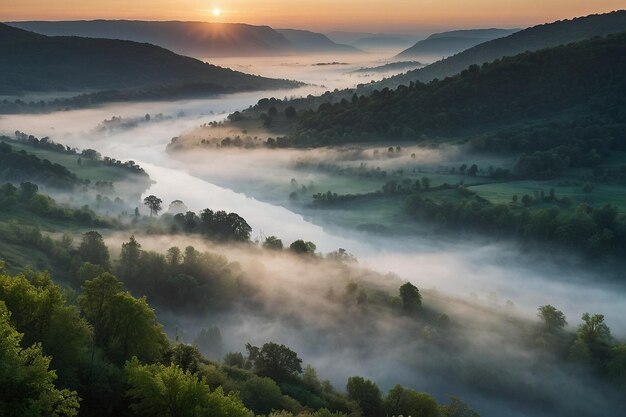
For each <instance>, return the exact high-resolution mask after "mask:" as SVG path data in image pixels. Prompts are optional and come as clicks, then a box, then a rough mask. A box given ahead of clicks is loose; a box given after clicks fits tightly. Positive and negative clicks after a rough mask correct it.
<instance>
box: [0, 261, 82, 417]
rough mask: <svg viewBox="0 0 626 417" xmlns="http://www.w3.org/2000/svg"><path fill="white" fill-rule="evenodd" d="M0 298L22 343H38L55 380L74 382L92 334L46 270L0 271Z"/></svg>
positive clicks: (26, 344)
mask: <svg viewBox="0 0 626 417" xmlns="http://www.w3.org/2000/svg"><path fill="white" fill-rule="evenodd" d="M0 300H3V302H4V303H5V305H6V308H7V309H8V310H9V311H11V313H12V314H11V315H12V317H11V323H12V325H13V326H15V328H16V330H17V331H19V332H20V333H22V334H23V340H22V342H23V343H24V345H25V346H31V345H35V344H40V347H41V349H42V350H43V353H44V354H45V355H49V356H51V364H52V366H53V367H54V368H55V369H57V370H58V371H57V375H58V376H59V380H60V381H61V382H62V383H66V382H70V383H74V382H76V379H77V373H78V368H79V367H80V361H81V360H82V359H83V354H84V352H85V351H86V348H87V346H88V343H89V341H90V340H91V335H92V333H91V330H90V328H89V324H88V323H87V322H86V321H85V319H83V318H81V317H80V315H79V312H78V309H77V308H76V307H75V306H71V305H68V304H67V302H66V301H65V298H64V296H63V292H62V289H61V287H60V286H59V285H56V284H54V283H53V282H52V279H51V278H50V276H49V275H48V274H47V273H34V272H32V271H26V274H25V275H18V276H15V277H11V276H9V275H5V274H0ZM0 363H1V362H0ZM0 367H1V365H0ZM0 415H1V413H0Z"/></svg>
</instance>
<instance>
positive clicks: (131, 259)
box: [118, 236, 141, 282]
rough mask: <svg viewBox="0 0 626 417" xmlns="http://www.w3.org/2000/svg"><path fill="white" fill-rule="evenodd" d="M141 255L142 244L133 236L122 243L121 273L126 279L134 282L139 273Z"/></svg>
mask: <svg viewBox="0 0 626 417" xmlns="http://www.w3.org/2000/svg"><path fill="white" fill-rule="evenodd" d="M140 257H141V245H140V244H139V242H137V240H136V239H135V236H131V237H130V240H129V241H128V242H126V243H122V251H121V252H120V260H119V269H118V270H119V274H120V276H122V277H123V278H124V279H126V280H128V281H130V282H133V281H134V280H135V278H136V277H137V274H138V273H139V258H140Z"/></svg>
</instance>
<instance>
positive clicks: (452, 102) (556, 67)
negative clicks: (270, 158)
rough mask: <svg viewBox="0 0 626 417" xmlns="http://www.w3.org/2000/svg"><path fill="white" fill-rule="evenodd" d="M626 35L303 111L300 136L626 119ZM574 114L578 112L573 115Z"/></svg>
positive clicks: (409, 133)
mask: <svg viewBox="0 0 626 417" xmlns="http://www.w3.org/2000/svg"><path fill="white" fill-rule="evenodd" d="M625 65H626V33H622V34H619V35H611V36H608V37H607V38H600V39H594V40H590V41H584V42H581V43H578V44H570V45H568V46H562V47H557V48H552V49H545V50H542V51H538V52H533V53H524V54H520V55H517V56H515V57H512V58H505V59H503V60H501V61H497V62H494V63H492V64H487V65H484V66H483V67H482V68H481V67H479V66H478V65H474V66H471V67H469V69H468V70H465V71H463V72H462V73H461V74H460V75H458V76H455V77H451V78H447V79H445V80H443V81H433V82H431V83H429V84H422V83H412V84H411V85H410V86H409V87H401V88H399V89H397V90H395V91H392V90H388V89H384V90H382V91H374V92H373V93H372V95H371V96H369V97H368V96H361V97H357V96H356V95H355V97H354V98H353V100H352V102H348V101H343V102H341V103H336V104H326V105H323V106H320V108H319V110H318V111H316V112H313V111H308V112H303V113H302V115H301V118H300V122H299V132H300V136H299V140H301V141H303V142H305V143H307V142H308V141H309V140H315V141H318V142H322V143H345V142H350V141H362V140H364V139H366V138H368V139H371V140H376V139H381V138H390V139H391V138H395V139H398V138H400V137H405V138H407V139H409V138H415V137H420V136H422V135H428V136H437V135H465V134H468V133H470V132H473V133H477V132H486V131H489V130H491V129H494V128H497V127H498V126H504V125H508V124H511V123H521V122H525V123H526V122H529V121H532V120H539V119H547V118H559V119H560V120H561V121H562V120H566V121H573V120H576V119H577V117H578V116H576V115H578V114H581V113H584V114H586V116H587V117H586V120H587V119H593V117H602V118H605V119H611V120H612V121H619V122H622V123H623V121H624V120H623V119H624V111H623V109H624V108H625V106H626V102H625V101H624V98H625V97H626V73H625V72H624V71H623V68H624V66H625ZM567 112H572V113H573V114H569V115H568V114H567Z"/></svg>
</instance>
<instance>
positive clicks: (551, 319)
mask: <svg viewBox="0 0 626 417" xmlns="http://www.w3.org/2000/svg"><path fill="white" fill-rule="evenodd" d="M537 310H538V313H537V315H538V316H539V318H540V319H541V320H542V321H543V323H544V325H545V327H546V328H547V329H548V330H549V331H558V330H561V329H563V327H565V325H567V320H565V314H563V312H562V311H560V310H557V309H556V308H555V307H553V306H551V305H550V304H547V305H545V306H541V307H539V308H538V309H537Z"/></svg>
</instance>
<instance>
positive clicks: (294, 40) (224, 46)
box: [9, 20, 356, 59]
mask: <svg viewBox="0 0 626 417" xmlns="http://www.w3.org/2000/svg"><path fill="white" fill-rule="evenodd" d="M9 24H10V25H11V26H14V27H18V28H21V29H25V30H30V31H33V32H36V33H39V34H42V35H48V36H84V37H93V38H104V39H122V40H129V41H135V42H146V43H151V44H154V45H158V46H161V47H163V48H166V49H169V50H171V51H174V52H176V53H179V54H183V55H189V56H193V57H196V58H200V59H204V58H207V57H218V56H219V57H224V56H272V55H284V54H290V53H294V52H298V53H316V52H348V51H352V52H356V51H355V50H354V49H353V48H351V47H348V46H346V45H338V44H336V43H334V42H333V41H331V40H330V39H328V38H326V36H324V35H322V34H319V33H314V32H308V31H300V30H292V29H285V30H275V29H273V28H271V27H269V26H255V25H247V24H242V23H211V22H180V21H168V22H165V21H163V22H155V21H139V20H90V21H84V20H82V21H60V22H47V21H29V22H11V23H9Z"/></svg>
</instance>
